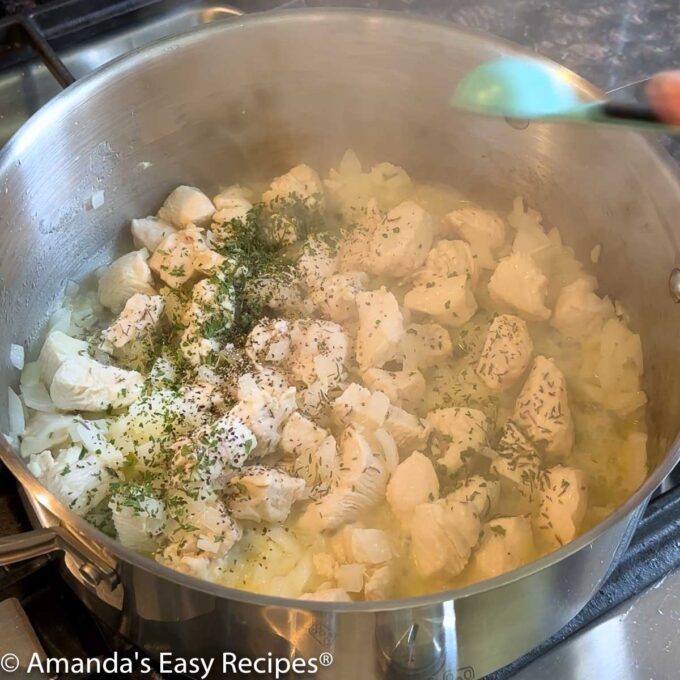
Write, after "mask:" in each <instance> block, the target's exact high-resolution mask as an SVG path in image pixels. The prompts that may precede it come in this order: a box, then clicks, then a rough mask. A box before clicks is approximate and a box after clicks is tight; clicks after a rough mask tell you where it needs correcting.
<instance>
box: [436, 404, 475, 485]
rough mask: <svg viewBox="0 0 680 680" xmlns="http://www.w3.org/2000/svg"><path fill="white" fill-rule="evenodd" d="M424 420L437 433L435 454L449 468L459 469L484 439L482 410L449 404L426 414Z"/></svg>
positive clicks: (451, 470) (451, 469) (452, 470)
mask: <svg viewBox="0 0 680 680" xmlns="http://www.w3.org/2000/svg"><path fill="white" fill-rule="evenodd" d="M427 421H428V422H429V423H430V425H432V427H433V428H434V430H435V432H436V433H437V434H438V435H439V439H440V443H439V458H438V460H437V462H438V463H439V464H440V465H444V466H445V467H446V468H447V469H448V470H449V472H456V471H457V470H459V469H460V468H461V467H463V465H465V463H466V462H467V460H468V459H469V458H470V456H472V455H473V454H474V453H475V452H476V451H478V450H479V449H480V448H481V447H482V446H484V445H485V444H486V441H487V427H488V422H487V417H486V415H485V414H484V412H483V411H479V410H477V409H473V408H467V407H459V406H452V407H450V408H440V409H437V410H436V411H431V412H430V413H428V414H427Z"/></svg>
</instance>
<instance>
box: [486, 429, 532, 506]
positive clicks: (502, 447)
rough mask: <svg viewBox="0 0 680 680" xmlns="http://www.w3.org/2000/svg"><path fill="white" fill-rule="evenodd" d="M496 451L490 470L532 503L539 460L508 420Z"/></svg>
mask: <svg viewBox="0 0 680 680" xmlns="http://www.w3.org/2000/svg"><path fill="white" fill-rule="evenodd" d="M497 448H498V451H497V452H496V456H495V458H493V460H492V461H491V467H490V470H491V472H492V473H493V474H496V475H498V476H499V477H500V478H501V479H502V480H507V483H509V484H510V485H511V487H512V488H514V489H516V490H517V491H518V492H519V493H520V495H521V496H522V497H524V499H526V500H527V501H529V502H530V503H531V502H533V500H534V498H535V495H536V491H537V489H538V486H539V475H540V466H541V459H540V458H539V456H538V453H537V452H536V449H535V448H534V447H533V446H532V445H531V443H530V442H529V441H528V440H527V438H526V437H525V436H524V434H522V432H521V431H520V429H519V428H518V427H517V425H515V423H513V422H512V421H511V420H509V421H508V422H507V423H506V424H505V427H504V428H503V432H502V435H501V439H500V441H499V442H498V447H497Z"/></svg>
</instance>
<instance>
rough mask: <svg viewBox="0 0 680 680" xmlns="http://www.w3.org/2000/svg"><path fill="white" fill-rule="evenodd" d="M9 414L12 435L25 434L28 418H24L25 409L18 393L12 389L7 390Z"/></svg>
mask: <svg viewBox="0 0 680 680" xmlns="http://www.w3.org/2000/svg"><path fill="white" fill-rule="evenodd" d="M7 414H8V416H9V433H10V435H19V434H23V432H24V430H25V429H26V418H25V417H24V407H23V405H22V403H21V399H19V397H18V396H17V393H16V392H15V391H14V390H13V389H12V388H11V387H8V388H7Z"/></svg>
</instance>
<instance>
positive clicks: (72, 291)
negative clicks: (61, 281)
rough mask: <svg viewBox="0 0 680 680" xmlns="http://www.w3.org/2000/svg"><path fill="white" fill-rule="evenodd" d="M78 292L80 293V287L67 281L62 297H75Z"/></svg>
mask: <svg viewBox="0 0 680 680" xmlns="http://www.w3.org/2000/svg"><path fill="white" fill-rule="evenodd" d="M79 292H80V285H79V284H77V283H76V282H75V281H68V282H67V283H66V290H64V296H65V297H69V298H72V297H75V296H76V295H78V293H79Z"/></svg>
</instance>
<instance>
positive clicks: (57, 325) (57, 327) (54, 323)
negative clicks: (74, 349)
mask: <svg viewBox="0 0 680 680" xmlns="http://www.w3.org/2000/svg"><path fill="white" fill-rule="evenodd" d="M70 326H71V310H70V309H68V308H67V307H60V308H59V309H58V310H57V311H56V312H54V314H52V317H51V318H50V323H49V332H50V333H51V332H52V331H61V332H62V333H66V334H68V329H69V327H70Z"/></svg>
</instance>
